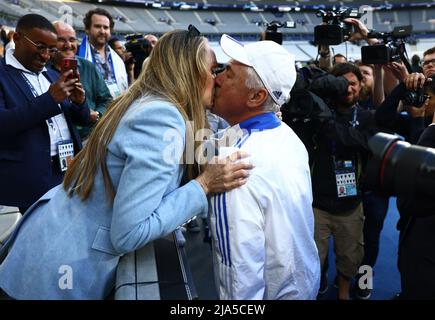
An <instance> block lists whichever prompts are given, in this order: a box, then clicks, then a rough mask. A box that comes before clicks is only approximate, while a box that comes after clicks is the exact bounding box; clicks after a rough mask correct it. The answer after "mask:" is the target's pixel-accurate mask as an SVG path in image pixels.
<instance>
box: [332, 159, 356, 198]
mask: <svg viewBox="0 0 435 320" xmlns="http://www.w3.org/2000/svg"><path fill="white" fill-rule="evenodd" d="M334 164H335V181H336V185H337V196H338V197H339V198H345V197H353V196H356V195H357V188H356V174H355V166H354V164H353V162H352V161H351V160H345V161H335V160H334Z"/></svg>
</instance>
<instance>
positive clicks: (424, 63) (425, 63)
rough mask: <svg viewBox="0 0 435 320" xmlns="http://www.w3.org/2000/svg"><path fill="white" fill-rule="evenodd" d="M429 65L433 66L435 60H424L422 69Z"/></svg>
mask: <svg viewBox="0 0 435 320" xmlns="http://www.w3.org/2000/svg"><path fill="white" fill-rule="evenodd" d="M429 64H432V65H435V59H431V60H426V61H424V62H423V67H427V66H429Z"/></svg>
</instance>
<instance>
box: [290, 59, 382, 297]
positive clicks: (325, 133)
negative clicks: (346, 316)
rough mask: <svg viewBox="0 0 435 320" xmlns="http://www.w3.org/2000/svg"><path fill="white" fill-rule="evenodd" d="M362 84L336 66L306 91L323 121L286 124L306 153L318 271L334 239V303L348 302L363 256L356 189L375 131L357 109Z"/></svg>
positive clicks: (350, 68)
mask: <svg viewBox="0 0 435 320" xmlns="http://www.w3.org/2000/svg"><path fill="white" fill-rule="evenodd" d="M362 79H363V77H362V74H361V72H360V70H359V69H358V67H356V66H354V65H353V64H350V63H340V64H337V65H336V66H335V67H334V68H333V69H332V70H331V74H326V73H325V74H323V75H320V76H318V77H317V78H315V79H314V80H313V81H312V83H311V85H310V87H309V90H310V92H311V93H313V94H315V95H316V96H317V97H320V98H322V100H323V101H324V103H326V109H324V110H323V111H322V113H323V115H324V116H325V117H324V116H323V115H322V118H321V117H316V118H311V119H310V121H307V122H306V124H307V125H306V126H301V127H299V128H297V126H294V125H293V123H289V124H290V125H292V127H293V128H294V130H295V132H296V133H297V134H298V135H299V136H300V138H301V140H302V141H303V142H304V143H305V145H306V148H307V150H308V151H309V153H310V162H311V168H312V185H313V196H314V201H313V207H314V214H315V240H316V244H317V248H318V251H319V256H320V261H321V262H322V269H323V264H324V263H325V260H326V258H327V253H328V244H329V237H330V236H331V235H332V236H333V237H334V243H335V246H334V250H335V254H336V265H337V271H338V287H339V289H338V299H349V288H350V280H351V278H352V277H354V276H355V275H356V273H357V269H358V267H359V265H360V262H361V260H362V258H363V253H364V252H363V246H362V244H363V223H364V215H363V211H362V206H361V195H360V185H361V176H362V173H363V172H362V168H363V167H364V166H365V162H366V158H367V157H368V145H367V140H368V138H369V137H370V136H371V135H372V134H373V133H374V132H375V131H376V129H375V123H374V117H373V113H372V112H370V111H367V110H364V109H362V108H360V107H359V106H358V104H357V101H358V100H359V95H360V90H361V81H362ZM319 103H322V101H319ZM323 108H325V106H323ZM328 112H329V115H330V116H329V118H328V117H326V115H327V113H328ZM287 119H288V118H287Z"/></svg>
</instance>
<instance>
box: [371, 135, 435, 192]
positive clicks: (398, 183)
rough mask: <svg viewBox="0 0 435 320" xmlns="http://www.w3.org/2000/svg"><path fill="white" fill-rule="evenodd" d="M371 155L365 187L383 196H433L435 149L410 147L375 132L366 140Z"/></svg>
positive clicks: (393, 136)
mask: <svg viewBox="0 0 435 320" xmlns="http://www.w3.org/2000/svg"><path fill="white" fill-rule="evenodd" d="M369 148H370V150H371V151H372V153H373V157H372V159H371V160H370V161H369V162H368V165H367V177H366V185H367V186H368V187H369V188H370V189H371V190H376V191H380V192H382V193H384V194H386V195H396V196H406V197H432V198H433V197H434V196H435V188H434V185H435V149H434V148H427V147H422V146H416V145H411V144H410V143H408V142H405V141H402V138H401V137H398V136H395V135H392V134H387V133H383V132H380V133H377V134H375V135H374V136H373V137H372V138H370V140H369Z"/></svg>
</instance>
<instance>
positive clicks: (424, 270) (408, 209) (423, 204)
mask: <svg viewBox="0 0 435 320" xmlns="http://www.w3.org/2000/svg"><path fill="white" fill-rule="evenodd" d="M417 144H419V145H421V146H426V147H435V117H434V119H433V122H432V125H430V126H429V127H428V128H427V129H425V131H424V132H423V133H422V135H421V137H420V139H419V141H418V143H417ZM397 207H398V209H399V212H400V221H401V225H400V238H399V259H398V267H399V271H400V278H401V287H402V292H401V294H400V298H401V299H432V300H433V299H435V250H434V246H435V202H434V201H433V199H429V198H425V197H413V198H409V197H399V198H398V200H397Z"/></svg>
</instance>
